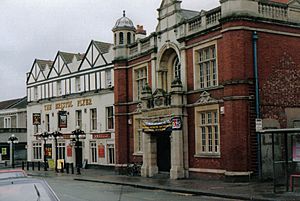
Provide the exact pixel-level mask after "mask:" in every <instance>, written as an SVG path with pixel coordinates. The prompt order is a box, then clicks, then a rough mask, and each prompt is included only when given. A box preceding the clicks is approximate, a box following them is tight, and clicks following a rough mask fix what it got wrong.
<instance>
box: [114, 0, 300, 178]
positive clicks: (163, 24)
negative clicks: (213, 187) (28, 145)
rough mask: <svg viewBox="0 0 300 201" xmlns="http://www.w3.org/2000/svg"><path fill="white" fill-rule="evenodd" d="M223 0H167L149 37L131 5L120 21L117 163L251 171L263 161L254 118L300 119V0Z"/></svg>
mask: <svg viewBox="0 0 300 201" xmlns="http://www.w3.org/2000/svg"><path fill="white" fill-rule="evenodd" d="M220 4H221V5H220V7H217V8H214V9H212V10H210V11H204V10H202V11H191V10H185V9H182V8H181V1H176V0H163V1H162V3H161V5H160V8H159V9H158V24H157V28H156V30H155V32H153V33H151V34H150V35H149V36H146V33H145V31H144V30H143V27H142V26H138V27H137V28H135V27H134V25H133V22H132V21H131V20H130V19H128V18H127V17H126V16H125V13H124V16H123V17H122V18H120V19H119V20H118V21H117V23H116V25H115V27H114V28H113V32H114V38H115V48H114V50H115V58H114V65H115V67H114V70H115V71H114V73H115V75H114V78H115V79H114V82H115V115H116V122H115V123H116V128H115V132H116V137H115V138H116V142H115V143H116V160H117V164H118V165H123V164H127V163H131V162H143V166H142V176H147V177H152V176H154V175H155V174H157V173H159V172H161V171H166V172H170V177H171V178H173V179H177V178H185V177H189V175H194V174H218V175H228V176H232V175H247V174H249V173H250V172H256V171H258V170H260V167H261V164H260V162H259V161H260V159H259V157H257V156H258V154H257V153H258V152H259V151H260V150H259V148H260V146H258V143H260V142H259V141H258V140H257V135H256V131H255V119H256V118H261V119H262V120H263V127H265V128H269V127H272V128H273V127H277V128H287V127H294V126H295V125H296V124H297V122H298V120H300V79H299V78H300V53H299V52H300V51H298V49H299V48H300V2H299V1H297V0H294V1H283V0H282V1H257V0H256V1H254V0H221V1H220ZM255 69H257V71H256V70H255ZM255 72H257V73H255ZM256 81H257V82H256ZM295 122H296V123H295Z"/></svg>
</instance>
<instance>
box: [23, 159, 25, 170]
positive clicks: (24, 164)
mask: <svg viewBox="0 0 300 201" xmlns="http://www.w3.org/2000/svg"><path fill="white" fill-rule="evenodd" d="M24 168H25V164H24V161H22V170H24Z"/></svg>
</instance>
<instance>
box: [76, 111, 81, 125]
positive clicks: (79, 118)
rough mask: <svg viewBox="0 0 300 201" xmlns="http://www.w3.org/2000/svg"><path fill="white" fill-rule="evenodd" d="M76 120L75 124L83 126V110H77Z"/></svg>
mask: <svg viewBox="0 0 300 201" xmlns="http://www.w3.org/2000/svg"><path fill="white" fill-rule="evenodd" d="M75 121H76V122H75V125H76V126H79V127H80V128H82V111H81V110H76V111H75Z"/></svg>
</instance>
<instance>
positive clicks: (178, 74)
mask: <svg viewBox="0 0 300 201" xmlns="http://www.w3.org/2000/svg"><path fill="white" fill-rule="evenodd" d="M173 70H174V78H176V77H177V78H179V79H181V64H180V62H179V59H178V57H176V59H175V60H174V63H173Z"/></svg>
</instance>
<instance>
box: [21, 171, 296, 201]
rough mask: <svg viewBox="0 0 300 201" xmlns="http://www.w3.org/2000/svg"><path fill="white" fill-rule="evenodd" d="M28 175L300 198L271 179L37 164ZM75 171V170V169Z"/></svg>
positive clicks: (263, 199) (262, 199) (259, 200)
mask: <svg viewBox="0 0 300 201" xmlns="http://www.w3.org/2000/svg"><path fill="white" fill-rule="evenodd" d="M26 172H27V174H28V175H29V176H38V177H68V178H70V177H71V178H72V179H74V180H75V181H76V180H77V181H86V182H99V183H107V184H115V185H126V186H132V187H136V188H144V189H153V190H154V189H157V190H165V191H171V192H178V193H187V194H193V195H204V196H214V197H220V198H229V199H235V200H255V201H277V200H278V201H300V192H284V193H273V183H272V182H255V181H253V182H239V183H237V182H225V181H223V180H221V179H211V178H210V179H199V178H198V179H180V180H171V179H169V178H168V175H160V176H157V177H154V178H145V177H140V176H126V175H119V174H117V173H116V172H115V171H113V170H106V169H82V170H81V175H76V174H70V173H69V174H67V173H66V172H65V173H56V172H55V171H53V170H50V171H44V170H43V169H42V168H41V170H40V171H38V170H37V168H35V171H32V170H31V169H30V170H29V171H26ZM75 173H76V170H75Z"/></svg>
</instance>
